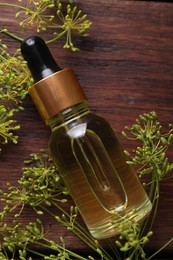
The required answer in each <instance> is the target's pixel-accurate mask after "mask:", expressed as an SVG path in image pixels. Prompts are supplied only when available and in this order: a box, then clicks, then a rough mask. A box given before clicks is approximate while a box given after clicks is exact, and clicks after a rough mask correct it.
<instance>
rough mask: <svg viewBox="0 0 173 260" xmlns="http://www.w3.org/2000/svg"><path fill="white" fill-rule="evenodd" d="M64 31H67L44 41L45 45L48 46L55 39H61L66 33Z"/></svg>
mask: <svg viewBox="0 0 173 260" xmlns="http://www.w3.org/2000/svg"><path fill="white" fill-rule="evenodd" d="M66 31H67V30H64V31H62V32H61V33H59V34H58V35H57V36H56V37H55V38H53V39H50V40H48V41H46V44H50V43H53V42H55V41H56V40H57V39H59V38H61V37H62V36H63V35H64V34H65V33H66Z"/></svg>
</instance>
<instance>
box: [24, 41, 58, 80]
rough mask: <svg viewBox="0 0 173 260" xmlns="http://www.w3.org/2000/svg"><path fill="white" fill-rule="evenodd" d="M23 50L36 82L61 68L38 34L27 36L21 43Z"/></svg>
mask: <svg viewBox="0 0 173 260" xmlns="http://www.w3.org/2000/svg"><path fill="white" fill-rule="evenodd" d="M21 52H22V55H23V57H24V59H25V60H26V61H27V63H28V67H29V69H30V71H31V73H32V76H33V78H34V80H35V82H38V81H39V80H41V79H44V78H46V77H47V76H50V75H52V74H53V73H55V72H57V71H59V70H61V68H60V67H59V66H58V65H57V63H56V62H55V60H54V58H53V57H52V54H51V53H50V51H49V49H48V47H47V45H46V43H45V42H44V40H43V39H42V38H40V37H38V36H30V37H28V38H26V39H25V40H24V41H23V42H22V44H21Z"/></svg>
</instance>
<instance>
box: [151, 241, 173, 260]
mask: <svg viewBox="0 0 173 260" xmlns="http://www.w3.org/2000/svg"><path fill="white" fill-rule="evenodd" d="M172 242H173V237H172V238H171V239H170V240H169V241H168V242H167V243H166V244H164V245H163V246H162V247H161V248H159V249H158V250H157V251H156V252H155V253H154V254H152V255H151V256H150V257H149V258H147V259H146V260H151V259H152V258H153V257H154V256H156V255H157V254H158V253H160V252H161V251H162V250H163V249H164V248H166V247H167V246H168V245H169V244H171V243H172Z"/></svg>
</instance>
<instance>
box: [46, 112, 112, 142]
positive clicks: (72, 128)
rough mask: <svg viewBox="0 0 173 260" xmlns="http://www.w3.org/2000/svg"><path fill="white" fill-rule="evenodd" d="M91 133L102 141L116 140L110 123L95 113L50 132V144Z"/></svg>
mask: <svg viewBox="0 0 173 260" xmlns="http://www.w3.org/2000/svg"><path fill="white" fill-rule="evenodd" d="M89 132H90V133H93V134H96V135H97V136H98V138H100V139H102V140H106V139H109V140H110V142H111V140H112V139H113V140H114V141H115V140H117V137H116V134H115V132H114V130H113V129H112V127H111V125H110V123H109V122H108V121H107V120H106V119H105V118H103V117H102V116H100V115H98V114H95V113H92V112H90V113H87V114H85V115H83V116H81V117H76V118H73V120H69V121H67V122H64V123H62V124H60V125H58V126H57V127H55V128H54V129H53V131H52V134H51V138H50V143H53V142H56V143H59V142H64V139H75V138H81V137H84V136H86V135H87V134H88V133H89ZM55 140H56V141H55Z"/></svg>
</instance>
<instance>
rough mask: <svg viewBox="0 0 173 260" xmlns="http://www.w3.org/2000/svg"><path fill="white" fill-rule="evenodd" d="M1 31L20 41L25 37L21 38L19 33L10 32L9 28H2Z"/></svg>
mask: <svg viewBox="0 0 173 260" xmlns="http://www.w3.org/2000/svg"><path fill="white" fill-rule="evenodd" d="M0 33H4V34H6V35H8V36H9V37H11V38H13V39H15V40H17V41H19V42H22V41H23V38H20V37H18V36H17V35H15V34H14V33H11V32H9V31H8V30H7V29H0Z"/></svg>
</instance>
